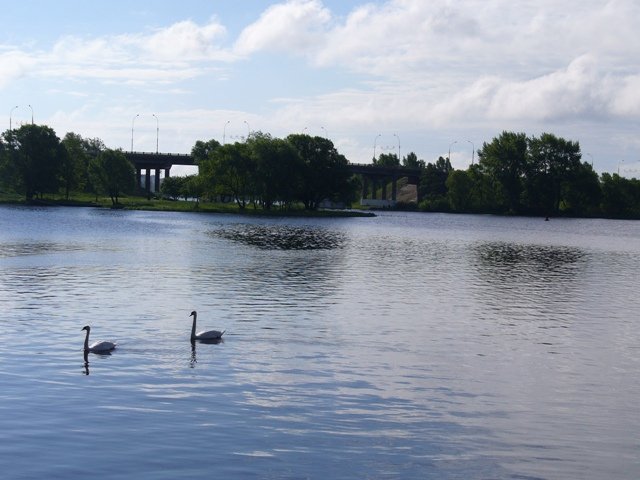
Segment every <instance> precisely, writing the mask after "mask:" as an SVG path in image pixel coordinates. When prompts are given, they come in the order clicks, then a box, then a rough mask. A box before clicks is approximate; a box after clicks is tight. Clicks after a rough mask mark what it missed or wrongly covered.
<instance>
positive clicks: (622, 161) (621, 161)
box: [618, 160, 624, 176]
mask: <svg viewBox="0 0 640 480" xmlns="http://www.w3.org/2000/svg"><path fill="white" fill-rule="evenodd" d="M621 163H624V160H620V161H619V162H618V176H620V164H621Z"/></svg>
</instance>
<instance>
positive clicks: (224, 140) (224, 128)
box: [222, 120, 231, 145]
mask: <svg viewBox="0 0 640 480" xmlns="http://www.w3.org/2000/svg"><path fill="white" fill-rule="evenodd" d="M230 123H231V120H227V123H225V124H224V127H223V128H222V144H223V145H224V144H225V142H226V140H227V125H229V124H230Z"/></svg>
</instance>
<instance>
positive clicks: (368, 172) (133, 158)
mask: <svg viewBox="0 0 640 480" xmlns="http://www.w3.org/2000/svg"><path fill="white" fill-rule="evenodd" d="M124 154H125V156H126V157H127V159H129V161H130V162H131V163H132V164H133V166H134V167H135V170H136V184H137V185H141V181H142V171H143V170H144V171H145V182H144V189H145V190H146V191H147V193H150V192H151V191H152V189H151V172H152V171H155V179H154V188H153V191H154V192H158V191H160V174H161V173H162V171H164V178H168V177H169V175H170V171H171V167H172V166H174V165H190V166H197V164H196V163H195V161H194V160H193V157H192V156H191V155H190V154H188V153H151V152H124ZM349 170H350V171H351V173H352V174H354V175H360V176H362V195H361V196H362V198H361V203H362V204H363V205H369V206H377V207H384V206H392V205H394V204H395V202H396V198H397V182H398V180H399V179H401V178H407V180H408V183H409V184H410V185H416V186H418V185H419V183H420V169H418V168H408V167H400V166H398V167H384V166H378V165H372V164H358V163H350V164H349ZM389 183H391V198H387V185H388V184H389ZM379 189H381V195H380V196H381V198H379V199H378V198H377V192H378V190H379ZM419 200H420V199H419V198H418V201H419Z"/></svg>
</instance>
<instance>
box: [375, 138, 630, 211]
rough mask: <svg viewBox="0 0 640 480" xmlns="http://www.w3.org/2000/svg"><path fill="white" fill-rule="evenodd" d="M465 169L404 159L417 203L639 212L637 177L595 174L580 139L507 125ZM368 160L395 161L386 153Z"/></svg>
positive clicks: (435, 207) (429, 207) (444, 161)
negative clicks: (415, 172)
mask: <svg viewBox="0 0 640 480" xmlns="http://www.w3.org/2000/svg"><path fill="white" fill-rule="evenodd" d="M477 153H478V159H479V161H478V162H477V163H474V164H472V165H470V166H469V167H468V168H467V169H466V170H457V169H454V168H453V167H452V166H451V162H450V161H449V159H448V158H444V157H440V158H439V159H438V160H437V161H436V162H433V163H426V162H424V161H423V160H418V159H417V157H416V156H415V154H414V153H410V154H409V155H407V156H406V157H405V158H404V159H403V161H402V163H403V165H405V166H409V167H412V168H420V170H421V172H422V173H421V177H420V186H419V192H418V197H419V198H420V203H419V208H420V210H423V211H438V212H459V213H495V214H509V215H540V216H551V215H556V216H557V215H563V216H575V217H609V218H640V180H638V179H636V178H632V179H628V178H625V177H621V176H620V175H618V174H617V173H614V174H610V173H603V174H602V175H600V176H598V174H597V173H596V172H595V171H594V169H593V165H592V164H590V163H588V162H585V161H582V153H581V151H580V144H579V143H578V142H574V141H571V140H566V139H564V138H561V137H558V136H556V135H554V134H551V133H543V134H541V135H540V136H532V137H529V136H527V135H526V134H524V133H516V132H509V131H505V132H502V133H501V134H500V135H498V136H497V137H495V138H493V139H492V140H491V141H490V142H484V143H483V145H482V147H481V148H480V149H479V150H478V152H477ZM374 163H376V164H381V165H386V166H391V165H399V164H400V161H399V159H398V157H397V156H396V155H393V154H384V155H380V157H379V158H377V159H374Z"/></svg>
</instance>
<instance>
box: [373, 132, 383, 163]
mask: <svg viewBox="0 0 640 480" xmlns="http://www.w3.org/2000/svg"><path fill="white" fill-rule="evenodd" d="M381 136H382V134H381V133H379V134H378V135H377V136H376V138H375V139H374V140H373V161H374V162H375V161H376V142H377V141H378V138H380V137H381Z"/></svg>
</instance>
